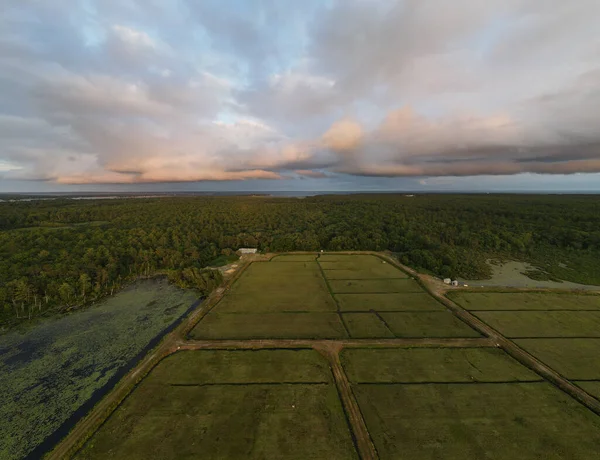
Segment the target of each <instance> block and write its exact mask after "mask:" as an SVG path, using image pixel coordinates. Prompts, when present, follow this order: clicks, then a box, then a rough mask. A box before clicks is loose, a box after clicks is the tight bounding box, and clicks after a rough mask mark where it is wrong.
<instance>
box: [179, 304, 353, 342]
mask: <svg viewBox="0 0 600 460" xmlns="http://www.w3.org/2000/svg"><path fill="white" fill-rule="evenodd" d="M344 337H347V334H346V331H345V329H344V325H343V324H342V321H341V319H340V316H339V315H338V314H336V313H262V314H258V313H249V314H246V313H218V306H217V309H216V311H215V312H211V313H209V314H208V315H207V316H206V317H205V318H204V319H203V320H202V321H200V323H199V324H198V325H197V326H196V327H195V328H194V329H193V330H192V332H191V333H190V338H192V339H266V338H272V339H296V338H297V339H335V338H344Z"/></svg>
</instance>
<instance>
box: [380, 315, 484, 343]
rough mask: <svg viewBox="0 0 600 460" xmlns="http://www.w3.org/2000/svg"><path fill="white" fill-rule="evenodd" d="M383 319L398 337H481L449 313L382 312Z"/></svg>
mask: <svg viewBox="0 0 600 460" xmlns="http://www.w3.org/2000/svg"><path fill="white" fill-rule="evenodd" d="M381 317H382V318H383V319H384V321H385V322H386V323H387V325H388V327H389V328H390V329H391V330H392V332H393V333H394V334H395V335H396V337H417V338H418V337H480V334H479V333H478V332H477V331H476V330H475V329H472V328H471V327H470V326H468V325H467V324H466V323H463V322H462V321H461V320H460V319H458V318H457V317H456V316H454V315H453V314H452V313H450V312H448V311H439V312H437V311H436V312H423V313H413V312H401V313H395V312H394V313H391V312H382V313H381Z"/></svg>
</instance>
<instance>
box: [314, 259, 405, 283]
mask: <svg viewBox="0 0 600 460" xmlns="http://www.w3.org/2000/svg"><path fill="white" fill-rule="evenodd" d="M322 259H323V258H322V257H320V258H319V264H320V265H321V268H323V270H324V271H325V276H326V277H327V278H328V279H377V278H408V275H407V274H406V273H404V272H403V271H401V270H399V269H397V268H396V267H394V266H393V265H391V264H389V263H387V262H385V261H383V260H381V259H380V258H378V257H374V256H350V257H348V258H347V260H340V261H331V262H328V261H326V260H325V261H324V260H322Z"/></svg>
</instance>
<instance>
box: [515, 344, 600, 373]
mask: <svg viewBox="0 0 600 460" xmlns="http://www.w3.org/2000/svg"><path fill="white" fill-rule="evenodd" d="M515 343H516V344H517V345H519V346H520V347H521V348H523V349H524V350H526V351H528V352H529V353H531V354H532V355H533V356H535V357H536V358H538V359H539V360H540V361H542V362H543V363H545V364H547V365H549V366H550V367H552V368H553V369H554V370H556V371H557V372H559V373H560V374H561V375H564V376H565V377H566V378H568V379H571V380H592V379H594V380H599V381H600V339H569V338H566V339H563V338H561V339H517V340H515Z"/></svg>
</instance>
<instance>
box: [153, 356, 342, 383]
mask: <svg viewBox="0 0 600 460" xmlns="http://www.w3.org/2000/svg"><path fill="white" fill-rule="evenodd" d="M148 378H149V379H150V380H151V381H152V382H154V383H169V384H171V385H191V384H197V385H200V384H211V385H214V384H220V383H223V384H225V383H226V384H234V383H240V384H241V383H272V382H294V383H331V382H332V381H333V380H332V376H331V371H330V370H329V365H328V363H327V361H326V360H325V359H324V358H323V356H321V355H320V354H319V353H317V352H316V351H314V350H250V351H249V350H202V351H180V352H177V353H175V354H173V355H170V356H168V357H167V358H165V359H163V360H162V361H161V363H160V365H159V366H157V367H156V368H155V369H154V370H153V371H152V373H151V374H150V376H149V377H148Z"/></svg>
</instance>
